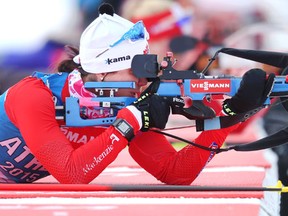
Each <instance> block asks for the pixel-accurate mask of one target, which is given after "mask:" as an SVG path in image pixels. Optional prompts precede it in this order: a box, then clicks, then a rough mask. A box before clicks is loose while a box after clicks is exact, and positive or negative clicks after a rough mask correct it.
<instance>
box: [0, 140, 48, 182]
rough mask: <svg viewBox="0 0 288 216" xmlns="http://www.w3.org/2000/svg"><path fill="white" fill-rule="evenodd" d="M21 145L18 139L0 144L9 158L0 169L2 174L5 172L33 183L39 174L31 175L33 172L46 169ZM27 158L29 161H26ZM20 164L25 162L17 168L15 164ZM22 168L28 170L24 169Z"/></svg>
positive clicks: (0, 165)
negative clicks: (5, 149)
mask: <svg viewBox="0 0 288 216" xmlns="http://www.w3.org/2000/svg"><path fill="white" fill-rule="evenodd" d="M21 143H22V141H21V140H20V139H19V138H18V137H15V138H11V139H8V140H4V141H2V142H0V146H2V147H3V148H4V147H6V148H7V151H6V152H7V154H8V155H9V156H11V157H10V159H9V161H3V162H2V164H0V169H1V170H2V172H7V173H9V174H10V175H12V176H15V177H17V178H19V179H22V180H25V181H26V182H33V181H35V180H37V179H38V178H39V176H40V174H38V173H33V171H36V170H38V171H46V169H45V168H44V167H43V166H42V165H41V164H40V163H39V161H38V160H37V159H36V158H35V157H34V156H33V155H32V153H31V151H30V149H29V148H28V147H27V146H25V145H24V146H22V145H21ZM28 156H29V157H30V158H31V159H28ZM27 160H28V161H27ZM20 162H25V164H21V167H20V166H19V167H18V165H17V164H19V163H20ZM24 167H25V168H26V169H28V170H26V169H24ZM32 170H33V171H32Z"/></svg>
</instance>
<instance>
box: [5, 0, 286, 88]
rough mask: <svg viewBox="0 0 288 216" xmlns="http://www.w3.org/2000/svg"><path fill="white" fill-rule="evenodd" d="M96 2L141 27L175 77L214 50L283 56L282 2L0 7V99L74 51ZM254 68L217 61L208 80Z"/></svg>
mask: <svg viewBox="0 0 288 216" xmlns="http://www.w3.org/2000/svg"><path fill="white" fill-rule="evenodd" d="M102 2H108V3H111V4H112V5H113V6H114V8H115V10H116V12H117V13H118V14H119V15H122V16H123V17H125V18H127V19H130V20H131V21H133V22H136V21H137V20H140V19H141V20H143V21H144V24H145V25H146V27H147V29H148V31H149V33H150V38H151V39H150V49H151V53H156V54H158V55H159V59H161V58H162V57H163V56H164V55H165V54H166V52H167V51H173V52H174V54H175V56H176V58H177V59H178V62H177V64H176V65H175V67H176V69H179V70H180V69H196V70H199V71H201V69H203V67H204V66H205V65H206V64H207V60H208V59H209V57H211V55H212V54H214V52H215V51H216V50H217V49H219V48H221V47H236V48H237V47H238V48H249V49H262V50H274V51H278V50H279V51H286V50H287V49H288V43H287V39H288V33H287V31H288V30H287V25H286V21H287V20H288V14H287V12H286V9H287V5H288V2H287V1H285V0H274V1H273V2H272V1H269V0H235V1H225V0H141V1H137V0H107V1H101V0H41V1H37V0H24V1H23V0H10V1H1V3H0V4H1V7H0V27H1V34H0V92H3V91H4V90H6V89H7V88H8V87H9V86H11V85H12V84H14V83H15V82H16V81H18V80H19V79H21V78H22V77H24V76H27V75H29V74H31V73H32V72H33V71H44V72H52V71H54V70H55V65H57V63H58V62H59V61H61V60H62V59H63V58H65V53H64V52H63V46H64V45H66V44H70V45H76V46H78V44H79V38H80V35H81V32H82V31H83V29H84V28H85V27H86V26H87V25H88V24H89V23H91V22H92V21H93V20H94V19H95V18H96V17H97V16H98V11H97V9H98V7H99V5H100V4H101V3H102ZM254 66H255V62H249V61H245V60H243V59H238V58H233V57H231V56H224V55H223V56H220V57H219V58H218V59H217V61H215V63H214V64H213V66H212V67H211V68H210V71H209V73H212V74H213V73H229V74H234V75H241V73H243V71H245V70H246V69H247V67H254ZM257 66H258V65H257ZM263 67H265V66H263ZM268 70H273V72H274V70H277V69H275V68H274V69H273V68H268Z"/></svg>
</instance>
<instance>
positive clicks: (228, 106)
mask: <svg viewBox="0 0 288 216" xmlns="http://www.w3.org/2000/svg"><path fill="white" fill-rule="evenodd" d="M274 78H275V74H273V73H271V74H269V76H268V78H267V79H266V73H265V72H264V71H263V70H261V69H252V70H249V71H248V72H246V73H245V74H244V76H243V78H242V81H241V83H240V87H239V89H238V91H237V93H236V94H235V95H234V96H233V97H232V98H230V99H226V100H225V101H224V102H223V112H224V113H225V114H226V115H230V116H232V115H236V114H239V113H245V112H248V111H251V110H254V109H256V108H259V107H261V106H263V104H264V102H265V101H266V99H267V98H268V97H269V95H270V93H271V90H272V88H273V84H274Z"/></svg>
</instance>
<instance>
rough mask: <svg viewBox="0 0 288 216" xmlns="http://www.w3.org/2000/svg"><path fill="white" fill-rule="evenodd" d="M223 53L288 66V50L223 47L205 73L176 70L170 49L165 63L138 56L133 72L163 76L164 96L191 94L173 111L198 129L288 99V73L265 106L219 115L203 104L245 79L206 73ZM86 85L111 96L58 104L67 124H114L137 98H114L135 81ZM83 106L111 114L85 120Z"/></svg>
mask: <svg viewBox="0 0 288 216" xmlns="http://www.w3.org/2000/svg"><path fill="white" fill-rule="evenodd" d="M220 52H222V53H226V54H229V55H234V56H237V57H241V58H246V59H250V60H254V61H258V62H261V63H265V64H269V65H273V66H276V67H280V68H284V67H286V66H287V65H288V55H287V54H285V53H278V52H267V51H256V50H240V49H232V48H222V49H220V50H218V51H217V52H216V53H215V54H214V56H213V57H212V58H211V59H209V63H208V64H207V66H206V67H205V69H204V70H203V71H202V72H197V71H192V70H187V71H177V70H175V69H174V68H173V64H174V59H173V53H170V52H168V53H167V55H166V57H164V58H163V61H162V62H161V64H159V63H158V61H157V55H153V54H148V55H136V56H135V57H134V58H133V60H132V72H133V74H134V75H135V76H136V77H138V78H147V79H148V81H154V80H156V79H160V81H161V82H160V85H159V88H158V90H157V94H158V95H160V96H179V97H189V98H190V99H191V100H192V105H191V106H190V107H184V108H176V107H174V108H173V107H172V114H180V115H183V116H185V117H186V118H188V119H191V120H195V121H196V131H204V130H212V129H220V128H225V127H229V126H231V125H233V124H235V123H237V122H240V121H245V120H246V119H247V118H249V117H250V116H251V115H254V114H255V113H257V112H258V111H259V110H261V109H262V108H263V107H266V106H268V105H270V104H271V102H270V98H273V97H280V98H281V99H285V97H287V96H288V84H287V82H288V76H276V77H275V83H274V86H273V89H272V92H271V94H270V96H269V98H268V99H267V100H266V101H265V103H264V104H263V107H260V108H259V109H256V110H253V111H251V112H249V113H242V114H237V115H235V116H216V114H215V112H214V110H213V109H212V108H210V107H208V106H206V105H205V104H204V103H203V99H204V98H206V99H208V100H209V99H210V98H211V97H212V96H215V95H218V96H224V95H227V96H231V97H232V96H233V95H235V94H236V92H237V90H238V88H239V86H240V82H241V80H242V78H241V77H234V76H227V75H220V76H206V75H205V73H206V71H207V70H208V68H209V66H210V65H211V64H212V62H213V61H214V60H215V59H216V57H217V55H218V54H219V53H220ZM85 88H87V89H95V90H96V91H100V92H103V91H109V92H110V97H97V98H74V97H68V98H66V103H65V107H57V108H56V109H58V110H59V109H60V110H61V109H62V110H64V115H62V116H57V118H58V119H64V120H65V123H66V125H67V126H70V127H73V126H75V127H84V126H107V125H111V124H112V123H113V122H114V120H115V113H116V112H117V110H119V109H122V108H124V107H125V106H128V105H129V104H131V103H132V102H133V101H135V98H132V97H114V93H115V92H116V91H118V89H121V88H135V83H134V82H87V83H85ZM83 107H93V108H95V109H100V110H102V109H109V110H110V112H111V116H110V117H105V118H97V119H85V118H83V117H81V112H82V109H83ZM287 107H288V106H287ZM287 109H288V108H287Z"/></svg>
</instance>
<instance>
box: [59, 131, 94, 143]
mask: <svg viewBox="0 0 288 216" xmlns="http://www.w3.org/2000/svg"><path fill="white" fill-rule="evenodd" d="M61 131H62V132H63V133H64V135H65V136H66V138H67V139H68V140H69V141H70V142H74V143H83V144H86V143H87V142H89V141H90V140H93V139H95V137H94V136H90V137H88V136H87V135H80V134H79V133H75V132H73V131H69V128H66V127H61Z"/></svg>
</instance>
